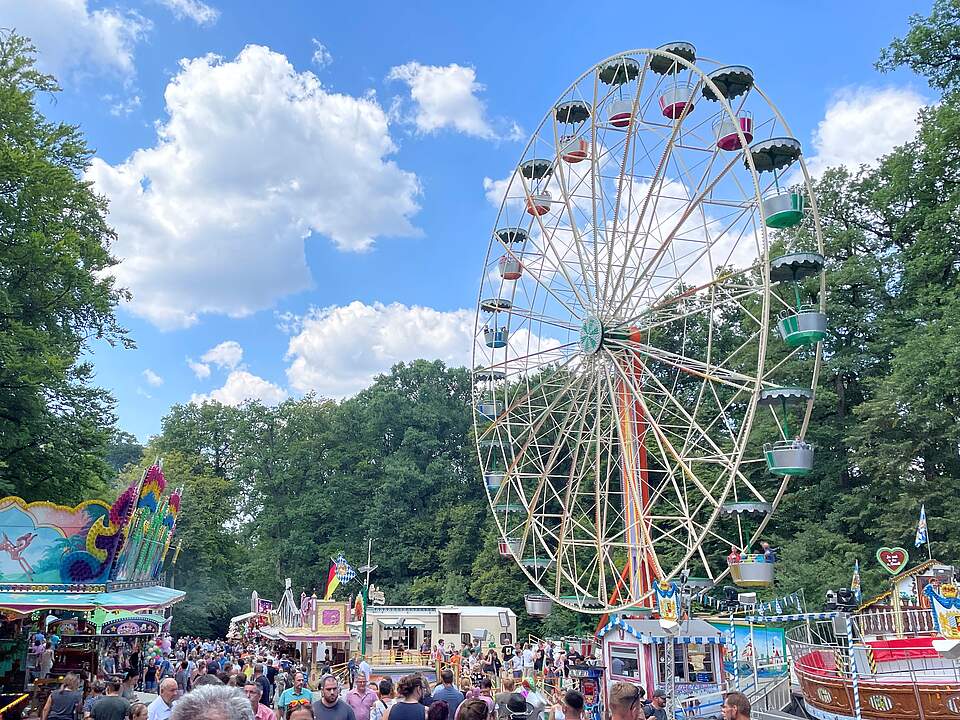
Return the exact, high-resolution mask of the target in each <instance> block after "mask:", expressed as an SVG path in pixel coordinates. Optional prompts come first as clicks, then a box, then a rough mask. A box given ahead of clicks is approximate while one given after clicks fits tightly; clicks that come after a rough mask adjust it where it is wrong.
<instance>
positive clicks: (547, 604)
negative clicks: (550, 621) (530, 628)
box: [523, 594, 553, 618]
mask: <svg viewBox="0 0 960 720" xmlns="http://www.w3.org/2000/svg"><path fill="white" fill-rule="evenodd" d="M523 605H524V607H525V608H526V610H527V615H529V616H530V617H539V618H544V617H549V616H550V613H552V612H553V600H551V599H550V598H549V597H547V596H546V595H539V594H531V595H526V596H525V597H524V598H523Z"/></svg>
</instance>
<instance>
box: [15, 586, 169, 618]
mask: <svg viewBox="0 0 960 720" xmlns="http://www.w3.org/2000/svg"><path fill="white" fill-rule="evenodd" d="M185 596H186V593H185V592H184V591H183V590H174V589H172V588H168V587H163V586H162V585H154V586H152V587H141V588H135V589H130V590H113V591H111V592H10V591H5V592H0V610H8V611H11V612H15V613H18V614H21V615H25V614H27V613H31V612H33V611H35V610H95V609H96V608H103V609H104V610H162V609H164V608H168V607H170V606H171V605H174V604H176V603H178V602H180V601H181V600H183V598H184V597H185Z"/></svg>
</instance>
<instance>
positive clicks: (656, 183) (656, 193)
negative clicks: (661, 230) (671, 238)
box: [609, 83, 700, 314]
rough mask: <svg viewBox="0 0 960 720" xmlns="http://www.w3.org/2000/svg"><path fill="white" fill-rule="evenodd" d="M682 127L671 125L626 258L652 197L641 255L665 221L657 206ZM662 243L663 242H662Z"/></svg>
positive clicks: (617, 282)
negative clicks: (653, 232)
mask: <svg viewBox="0 0 960 720" xmlns="http://www.w3.org/2000/svg"><path fill="white" fill-rule="evenodd" d="M699 88H700V84H699V83H698V84H697V85H696V86H694V87H693V89H692V93H691V97H692V96H693V95H695V94H696V92H697V90H698V89H699ZM689 100H690V98H688V102H689ZM680 127H681V124H680V123H679V122H675V123H673V124H672V126H671V127H670V135H669V137H668V138H667V139H666V143H665V148H664V151H663V154H662V156H661V158H660V162H659V163H658V165H657V167H656V170H655V171H654V174H653V176H652V177H651V178H650V186H649V188H648V190H647V193H646V195H645V197H644V203H643V207H642V208H641V210H640V213H639V215H638V217H637V219H636V226H635V229H634V231H633V236H632V237H631V239H630V242H629V243H628V244H627V247H626V250H625V251H624V257H625V258H629V257H630V256H631V255H632V253H633V248H634V246H635V244H636V239H637V235H638V234H639V232H640V229H641V227H643V221H644V218H646V217H647V210H648V207H649V204H650V199H651V198H653V209H652V211H651V212H650V219H649V221H648V223H647V230H646V231H645V232H644V250H643V251H642V252H641V253H640V254H641V257H642V256H643V255H644V253H645V250H646V244H647V240H648V238H649V237H650V236H651V234H652V232H651V228H652V227H653V224H654V222H656V223H657V224H658V225H660V224H661V223H662V222H663V221H662V220H661V219H660V218H658V216H657V206H658V204H659V200H660V198H661V196H662V195H663V184H664V181H665V179H666V166H667V164H668V161H669V160H670V158H672V157H673V152H672V150H673V149H674V147H675V146H676V143H677V133H678V131H679V129H680ZM661 244H662V243H661ZM623 278H624V274H623V273H621V274H620V276H619V277H618V278H617V280H616V282H615V283H614V286H613V290H612V293H611V296H610V298H609V299H610V300H611V302H612V301H613V300H614V298H615V296H616V294H617V291H618V290H619V289H620V286H621V284H622V282H623ZM619 312H620V309H619V308H618V309H617V310H616V311H615V314H617V313H619Z"/></svg>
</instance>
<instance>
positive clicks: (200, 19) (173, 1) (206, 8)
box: [160, 0, 220, 25]
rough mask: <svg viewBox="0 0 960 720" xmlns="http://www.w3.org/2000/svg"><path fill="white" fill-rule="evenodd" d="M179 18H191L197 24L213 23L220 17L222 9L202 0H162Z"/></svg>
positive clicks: (162, 3)
mask: <svg viewBox="0 0 960 720" xmlns="http://www.w3.org/2000/svg"><path fill="white" fill-rule="evenodd" d="M160 4H161V5H164V6H165V7H166V8H167V9H168V10H170V12H172V13H173V16H174V17H175V18H176V19H177V20H183V19H184V18H189V19H190V20H193V21H194V22H195V23H196V24H197V25H213V23H215V22H216V21H217V18H219V17H220V11H219V10H217V9H216V8H215V7H211V6H210V5H207V4H206V3H205V2H201V0H160Z"/></svg>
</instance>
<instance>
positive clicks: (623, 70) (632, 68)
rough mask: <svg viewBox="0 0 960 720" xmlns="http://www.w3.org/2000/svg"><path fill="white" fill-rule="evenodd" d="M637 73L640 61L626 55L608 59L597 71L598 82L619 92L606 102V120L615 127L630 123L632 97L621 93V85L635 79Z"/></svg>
mask: <svg viewBox="0 0 960 720" xmlns="http://www.w3.org/2000/svg"><path fill="white" fill-rule="evenodd" d="M639 74H640V63H638V62H637V61H636V60H634V59H633V58H628V57H621V58H615V59H614V60H610V61H609V62H607V63H605V64H604V65H602V66H601V67H600V69H599V71H598V72H597V77H599V78H600V82H602V83H603V84H604V85H609V86H610V87H612V88H617V89H618V92H619V97H618V98H616V99H615V100H612V101H611V102H609V103H608V104H607V120H608V121H609V122H610V124H611V125H612V126H613V127H615V128H625V127H628V126H629V125H630V119H631V118H632V117H633V112H634V110H633V104H634V98H633V96H631V95H624V94H623V86H624V85H626V84H627V83H629V82H632V81H633V80H635V79H636V77H637V76H638V75H639Z"/></svg>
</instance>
